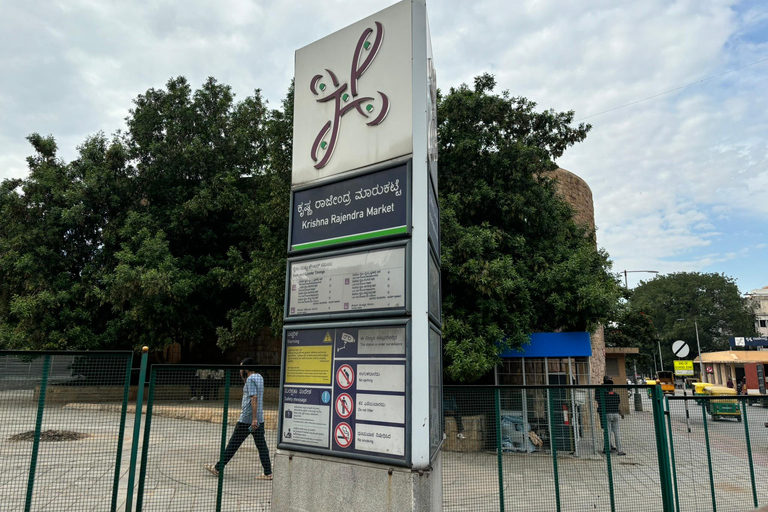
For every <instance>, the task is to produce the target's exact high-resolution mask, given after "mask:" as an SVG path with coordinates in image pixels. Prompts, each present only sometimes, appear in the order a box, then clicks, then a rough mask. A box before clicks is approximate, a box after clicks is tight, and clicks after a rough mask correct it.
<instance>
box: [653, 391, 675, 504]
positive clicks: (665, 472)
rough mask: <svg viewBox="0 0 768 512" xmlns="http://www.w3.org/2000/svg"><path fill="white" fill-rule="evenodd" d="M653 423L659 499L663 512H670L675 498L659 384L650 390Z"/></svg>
mask: <svg viewBox="0 0 768 512" xmlns="http://www.w3.org/2000/svg"><path fill="white" fill-rule="evenodd" d="M652 395H653V396H652V404H653V422H654V426H655V431H656V451H657V458H658V461H659V479H660V481H661V498H662V504H663V507H664V512H672V511H673V509H674V508H675V505H674V504H675V496H674V492H673V491H672V482H671V480H672V471H671V470H670V467H669V466H670V464H669V451H668V448H667V442H668V440H667V432H666V427H665V424H664V393H663V392H662V390H661V384H656V385H655V386H654V387H653V389H652Z"/></svg>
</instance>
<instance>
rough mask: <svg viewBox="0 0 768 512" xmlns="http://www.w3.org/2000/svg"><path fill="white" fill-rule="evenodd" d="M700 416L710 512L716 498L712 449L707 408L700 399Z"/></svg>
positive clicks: (714, 507)
mask: <svg viewBox="0 0 768 512" xmlns="http://www.w3.org/2000/svg"><path fill="white" fill-rule="evenodd" d="M701 417H702V419H703V420H704V439H705V440H706V442H707V467H708V468H709V490H710V491H711V492H712V512H717V499H716V498H715V477H714V476H713V475H712V451H711V450H710V448H709V428H707V408H706V406H705V405H704V400H702V401H701Z"/></svg>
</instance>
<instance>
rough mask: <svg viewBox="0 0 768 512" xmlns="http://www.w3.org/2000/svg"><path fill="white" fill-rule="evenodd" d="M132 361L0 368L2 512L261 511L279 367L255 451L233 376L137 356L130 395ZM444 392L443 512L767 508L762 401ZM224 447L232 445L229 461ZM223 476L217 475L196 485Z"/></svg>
mask: <svg viewBox="0 0 768 512" xmlns="http://www.w3.org/2000/svg"><path fill="white" fill-rule="evenodd" d="M132 359H133V353H131V352H67V353H62V352H0V369H1V370H2V371H1V372H0V415H1V416H2V418H3V420H2V421H1V422H0V459H1V460H2V467H3V470H2V472H0V484H2V489H3V496H2V499H1V500H0V511H13V512H16V511H21V510H24V511H32V510H35V511H37V510H45V511H54V512H56V511H64V510H79V511H104V510H112V511H130V512H134V511H137V512H138V511H157V510H162V511H163V512H171V511H175V510H179V511H182V510H183V511H185V512H187V511H193V510H200V511H206V512H209V511H213V510H216V511H218V510H222V509H225V510H239V509H243V510H246V509H247V510H262V511H267V510H270V506H271V502H272V499H271V498H272V486H271V482H270V481H269V480H267V479H264V478H263V476H262V477H261V478H260V479H259V478H258V477H260V476H261V475H262V474H263V473H267V472H268V470H269V469H271V468H269V466H270V465H271V461H272V458H273V457H274V454H275V451H276V450H275V447H276V442H277V431H276V430H277V427H276V424H277V417H276V416H277V408H278V402H279V370H280V369H279V367H277V366H270V367H264V366H260V367H249V368H250V369H252V370H254V371H256V372H257V373H259V374H260V375H262V377H263V381H264V400H263V402H264V407H263V409H264V418H263V419H264V422H263V428H264V430H263V431H262V432H261V433H259V435H253V434H251V433H249V432H247V429H246V430H243V428H244V427H243V425H238V420H239V419H240V411H241V403H242V395H243V392H242V388H243V381H242V378H241V374H240V371H241V370H242V369H243V367H241V366H228V365H223V366H195V365H155V366H152V367H151V368H148V366H147V356H146V353H145V354H143V356H142V364H141V367H140V368H139V373H140V377H139V382H140V383H142V385H138V386H136V385H133V386H132V385H131V361H132ZM148 370H149V371H148ZM134 380H136V379H134ZM147 380H148V382H149V386H148V388H147V389H146V391H145V386H144V385H143V383H144V382H145V381H147ZM443 392H444V399H443V409H444V413H445V414H444V421H443V425H442V427H443V430H444V442H443V445H442V471H443V475H442V478H443V508H444V510H446V511H500V510H503V511H513V510H521V511H522V510H537V511H549V510H551V511H561V510H563V511H571V510H605V511H608V510H610V511H624V510H627V511H629V510H632V511H634V510H637V509H638V508H640V509H643V510H664V511H669V512H672V511H675V512H685V511H700V510H712V511H737V510H738V511H743V510H750V509H751V508H753V507H757V506H760V505H765V504H766V503H768V408H767V406H768V404H766V403H764V402H763V400H764V398H762V397H754V396H749V397H747V396H728V397H701V396H695V397H694V396H690V395H689V396H679V392H678V395H677V396H666V397H665V396H664V395H663V394H662V393H661V388H660V387H659V386H656V387H650V386H613V388H612V390H609V389H608V388H606V387H604V386H487V387H486V386H479V387H477V386H476V387H472V386H445V388H444V390H443ZM636 396H637V397H639V398H637V400H638V401H639V403H637V402H636V400H635V397H636ZM145 398H146V404H145ZM637 405H640V406H642V407H641V409H642V410H639V411H638V410H635V408H636V407H637ZM761 406H762V407H761ZM617 411H618V412H617ZM142 429H143V430H142ZM237 429H239V431H238V430H237ZM236 432H239V434H236ZM243 434H244V436H246V437H252V438H253V439H254V441H249V440H248V439H246V438H245V437H243ZM238 435H239V436H240V437H241V438H243V439H240V438H238ZM233 438H237V439H236V441H237V442H239V441H241V440H244V441H245V442H244V443H243V444H242V446H241V447H240V449H239V450H238V451H237V452H236V453H234V450H230V454H231V453H234V456H233V457H231V460H230V458H229V457H228V456H227V446H230V448H232V447H233V445H231V444H230V443H231V442H232V440H233ZM235 444H236V443H235ZM267 452H268V454H269V455H268V456H267V455H266V453H267ZM260 453H261V455H262V456H261V457H260ZM222 460H228V463H227V464H225V465H219V466H218V467H219V468H221V471H218V474H214V473H216V472H215V471H210V470H208V469H206V466H207V465H211V467H213V468H216V462H217V461H222Z"/></svg>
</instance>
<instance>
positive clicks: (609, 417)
mask: <svg viewBox="0 0 768 512" xmlns="http://www.w3.org/2000/svg"><path fill="white" fill-rule="evenodd" d="M603 384H604V385H605V386H606V387H605V388H598V389H596V390H595V398H596V399H597V403H598V406H597V413H598V416H599V417H600V424H601V426H602V427H603V428H604V429H606V428H607V430H608V446H606V447H610V440H611V432H613V440H614V443H615V444H616V448H615V449H616V455H619V456H624V455H626V453H624V451H623V450H622V449H621V425H620V423H621V420H622V419H624V415H623V414H621V412H620V411H619V406H620V405H621V397H619V395H618V394H617V393H616V391H614V389H613V387H612V385H613V380H611V379H610V378H608V377H606V378H605V379H603ZM601 393H602V394H603V395H604V396H600V394H601ZM603 404H605V411H603V410H602V406H603ZM603 416H605V423H607V425H604V424H603ZM612 448H613V447H611V449H612Z"/></svg>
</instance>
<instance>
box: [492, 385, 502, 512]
mask: <svg viewBox="0 0 768 512" xmlns="http://www.w3.org/2000/svg"><path fill="white" fill-rule="evenodd" d="M493 395H494V397H493V398H494V408H495V410H496V464H497V465H498V466H499V510H501V511H502V512H503V511H504V469H503V467H502V462H503V461H502V457H501V455H502V449H501V406H500V401H501V397H500V393H499V388H494V390H493Z"/></svg>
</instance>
